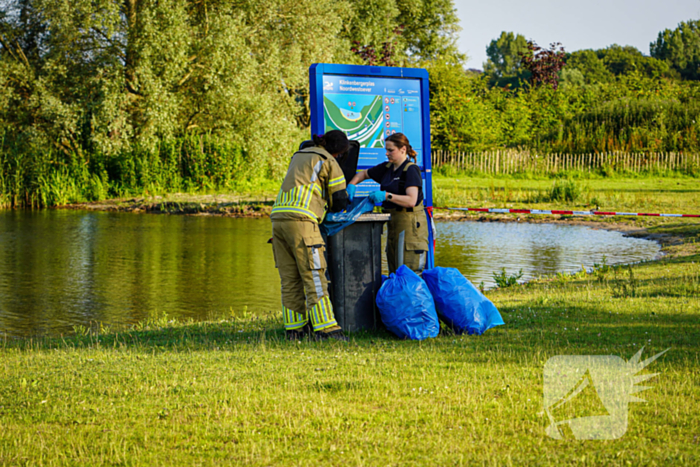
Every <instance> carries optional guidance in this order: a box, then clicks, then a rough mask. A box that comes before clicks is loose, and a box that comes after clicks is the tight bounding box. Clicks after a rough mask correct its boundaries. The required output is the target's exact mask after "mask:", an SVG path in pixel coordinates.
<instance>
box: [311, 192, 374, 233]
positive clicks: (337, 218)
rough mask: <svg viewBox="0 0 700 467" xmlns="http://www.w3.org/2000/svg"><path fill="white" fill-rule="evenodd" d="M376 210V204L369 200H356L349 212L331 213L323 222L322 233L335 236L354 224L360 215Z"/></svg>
mask: <svg viewBox="0 0 700 467" xmlns="http://www.w3.org/2000/svg"><path fill="white" fill-rule="evenodd" d="M373 209H374V204H372V201H370V200H369V198H362V199H358V198H355V199H354V200H353V202H352V204H351V205H350V206H349V207H348V210H347V212H330V213H328V214H326V217H325V218H324V219H323V222H321V233H322V234H324V235H328V236H331V235H335V234H337V233H338V232H340V231H341V230H343V229H344V228H345V227H347V226H349V225H350V224H352V223H354V222H355V221H356V220H357V219H358V218H359V217H360V215H362V214H364V213H366V212H370V211H371V210H373Z"/></svg>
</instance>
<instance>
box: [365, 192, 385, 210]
mask: <svg viewBox="0 0 700 467" xmlns="http://www.w3.org/2000/svg"><path fill="white" fill-rule="evenodd" d="M369 199H370V201H372V202H373V203H374V205H375V206H377V205H380V204H382V202H383V201H384V200H385V199H386V191H373V192H372V193H370V194H369Z"/></svg>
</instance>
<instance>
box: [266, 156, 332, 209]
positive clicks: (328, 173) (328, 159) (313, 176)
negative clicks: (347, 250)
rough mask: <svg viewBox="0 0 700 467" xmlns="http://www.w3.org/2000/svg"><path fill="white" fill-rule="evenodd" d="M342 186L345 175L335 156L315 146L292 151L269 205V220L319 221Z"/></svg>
mask: <svg viewBox="0 0 700 467" xmlns="http://www.w3.org/2000/svg"><path fill="white" fill-rule="evenodd" d="M344 189H345V176H344V175H343V170H342V169H341V168H340V165H338V162H337V161H336V160H335V158H334V157H333V156H332V155H330V154H329V153H328V151H326V150H325V149H324V148H322V147H319V146H314V147H310V148H305V149H302V150H301V151H298V152H296V153H295V154H294V156H293V157H292V160H291V162H290V163H289V169H288V170H287V175H286V176H285V177H284V182H282V188H280V192H279V194H278V195H277V200H276V201H275V205H274V206H273V207H272V214H271V215H270V218H271V219H272V220H295V219H296V220H309V219H310V220H312V221H314V222H321V221H322V220H323V217H324V216H325V214H326V205H328V206H329V207H330V206H332V203H333V193H336V192H338V191H341V190H344Z"/></svg>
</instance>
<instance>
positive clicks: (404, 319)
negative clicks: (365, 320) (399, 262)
mask: <svg viewBox="0 0 700 467" xmlns="http://www.w3.org/2000/svg"><path fill="white" fill-rule="evenodd" d="M377 307H379V313H380V315H381V317H382V322H383V323H384V324H385V325H386V327H387V329H389V331H391V332H393V333H394V334H396V336H398V337H399V338H400V339H413V340H423V339H427V338H428V337H437V335H438V333H439V332H440V321H439V320H438V317H437V313H436V312H435V304H434V303H433V297H432V296H431V295H430V290H429V289H428V286H427V285H426V284H425V282H423V279H421V278H420V277H418V274H416V273H415V272H413V271H411V270H410V269H409V268H408V267H407V266H406V265H403V266H401V267H399V269H398V270H397V271H396V273H393V274H391V275H390V276H389V278H388V279H387V280H385V281H384V283H383V284H382V286H381V287H380V288H379V292H378V293H377Z"/></svg>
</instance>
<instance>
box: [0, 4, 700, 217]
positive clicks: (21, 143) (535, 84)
mask: <svg viewBox="0 0 700 467" xmlns="http://www.w3.org/2000/svg"><path fill="white" fill-rule="evenodd" d="M458 32H459V26H458V18H457V15H456V11H455V8H454V4H453V2H452V0H368V1H366V2H353V1H350V0H313V1H311V0H295V1H291V0H264V1H263V0H236V1H230V0H184V1H183V0H71V1H69V0H0V205H5V206H8V205H15V206H19V205H36V206H41V205H52V204H57V203H62V202H66V200H72V201H80V200H85V199H97V198H104V197H107V196H125V195H129V194H132V193H143V192H144V191H148V192H158V191H176V190H216V189H236V188H240V187H241V186H242V184H243V185H245V184H246V183H248V182H249V181H250V180H254V179H264V178H276V177H279V176H280V175H281V174H282V173H283V172H284V169H285V168H286V165H287V164H286V162H287V160H288V157H289V155H290V153H291V151H292V150H293V149H294V147H296V146H297V145H298V143H299V141H300V140H302V139H306V138H307V137H308V127H309V108H308V105H309V98H308V92H309V91H308V75H307V70H308V67H309V65H310V64H311V63H315V62H324V63H351V64H374V65H384V66H415V67H425V68H427V69H428V70H429V72H430V76H431V82H430V85H431V118H432V123H433V131H432V138H433V147H434V148H436V149H446V150H470V151H473V150H484V149H494V148H501V147H527V148H532V149H536V150H558V151H562V152H576V151H582V152H595V151H599V150H606V151H607V150H615V149H629V150H632V149H633V150H635V151H639V150H647V149H648V150H652V149H653V150H663V151H678V150H690V149H691V148H694V147H697V128H698V127H697V124H696V123H695V122H697V121H698V119H696V118H695V116H696V114H697V108H698V106H697V104H695V102H697V97H698V96H697V89H698V88H697V86H696V81H695V80H696V79H697V78H698V76H697V71H698V63H699V59H698V56H699V54H698V52H697V49H698V47H697V43H698V41H697V37H698V24H697V22H692V21H691V22H688V23H682V24H681V25H680V26H679V28H678V29H676V30H673V31H664V32H662V33H660V34H659V37H658V38H657V40H656V41H655V43H654V45H653V46H652V55H651V56H650V57H648V56H645V55H643V54H641V52H639V51H636V52H635V51H633V50H631V49H630V48H625V47H618V46H611V47H610V48H609V49H605V50H603V51H579V52H573V53H566V54H565V57H564V61H563V63H564V65H563V66H561V67H560V69H557V67H556V66H555V67H554V68H551V67H550V68H548V67H547V66H545V65H547V62H543V61H538V60H539V59H538V55H537V54H538V53H540V52H543V50H544V52H549V49H536V48H534V47H533V45H532V44H528V42H527V41H526V40H524V38H523V37H522V36H519V35H517V34H513V33H504V34H502V35H501V37H499V38H497V39H495V40H494V41H493V42H492V43H491V44H489V46H488V53H489V62H488V63H487V65H486V67H485V72H484V73H482V74H474V73H471V72H468V71H465V70H464V63H465V57H464V56H463V55H462V54H460V53H459V51H458V49H457V47H456V39H457V33H458ZM551 55H552V56H555V57H558V56H559V55H560V54H559V52H557V51H553V52H552V54H551ZM523 57H525V60H523ZM528 57H529V58H530V59H531V60H530V62H528ZM528 63H529V65H528ZM533 70H534V72H535V74H536V77H537V76H539V77H540V78H541V79H540V78H536V79H533ZM552 70H554V73H555V75H556V76H555V77H554V78H552V75H551V71H552ZM528 73H529V74H528ZM537 73H539V74H537ZM552 79H554V84H555V86H553V85H552ZM555 88H556V89H555Z"/></svg>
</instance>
